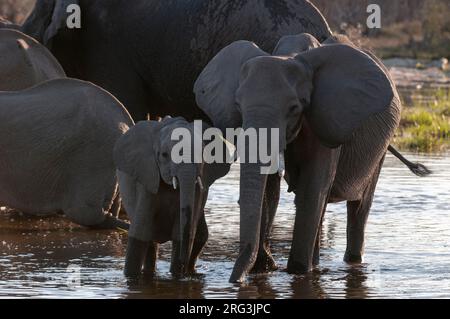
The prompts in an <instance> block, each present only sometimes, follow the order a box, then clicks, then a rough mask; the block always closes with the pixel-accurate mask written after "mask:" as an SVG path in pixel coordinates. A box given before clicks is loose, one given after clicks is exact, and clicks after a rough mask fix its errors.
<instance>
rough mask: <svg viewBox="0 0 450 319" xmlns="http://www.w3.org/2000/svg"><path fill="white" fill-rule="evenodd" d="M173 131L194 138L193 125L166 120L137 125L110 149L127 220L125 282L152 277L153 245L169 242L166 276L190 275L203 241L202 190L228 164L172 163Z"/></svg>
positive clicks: (205, 236) (205, 230)
mask: <svg viewBox="0 0 450 319" xmlns="http://www.w3.org/2000/svg"><path fill="white" fill-rule="evenodd" d="M179 128H185V129H187V130H188V131H189V132H190V133H191V136H194V125H193V123H188V122H186V120H184V119H183V118H166V119H164V120H163V121H162V122H155V121H143V122H139V123H138V124H137V125H136V126H134V127H132V128H131V129H130V130H129V131H128V132H127V133H126V134H125V135H124V136H123V137H122V138H121V139H120V140H119V141H118V142H117V144H116V147H115V151H114V158H115V163H116V165H117V168H118V176H119V185H120V192H121V194H122V202H123V204H124V207H125V209H126V211H127V213H128V215H129V217H130V219H131V226H130V231H129V239H128V247H127V256H126V263H125V274H126V275H127V276H129V277H137V276H139V275H140V274H141V272H142V270H143V271H144V273H150V274H153V273H154V271H155V263H156V256H157V250H158V244H159V243H164V242H167V241H172V263H171V272H172V274H173V275H175V276H183V275H185V274H192V273H194V272H195V263H196V260H197V257H198V256H199V254H200V252H201V251H202V249H203V247H204V245H205V244H206V241H207V239H208V228H207V226H206V221H205V215H204V207H205V204H206V200H207V197H208V189H209V187H210V186H211V184H212V183H213V182H214V181H215V180H217V179H218V178H221V177H223V176H225V175H226V174H227V173H228V171H229V167H230V165H229V164H203V163H201V164H195V163H181V164H176V163H174V162H173V161H172V157H171V154H172V148H173V146H174V145H175V144H176V143H177V142H176V141H172V140H171V136H172V132H173V131H174V129H179ZM199 133H200V134H202V133H203V132H199ZM199 179H201V183H200V182H198V181H199ZM175 187H176V189H175Z"/></svg>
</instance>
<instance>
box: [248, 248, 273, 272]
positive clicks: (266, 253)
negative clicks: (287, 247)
mask: <svg viewBox="0 0 450 319" xmlns="http://www.w3.org/2000/svg"><path fill="white" fill-rule="evenodd" d="M277 269H278V266H277V263H276V262H275V259H274V258H273V256H272V253H271V252H270V250H263V251H262V252H260V253H259V254H258V257H257V258H256V262H255V265H254V266H253V268H252V270H251V271H250V272H251V273H253V274H260V273H267V272H272V271H275V270H277Z"/></svg>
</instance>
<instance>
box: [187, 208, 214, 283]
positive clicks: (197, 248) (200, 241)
mask: <svg viewBox="0 0 450 319" xmlns="http://www.w3.org/2000/svg"><path fill="white" fill-rule="evenodd" d="M208 236H209V233H208V226H207V225H206V219H205V216H203V217H201V218H200V220H199V224H198V226H197V233H196V234H195V239H194V245H193V246H192V253H191V257H190V259H189V264H188V269H187V272H188V273H189V274H194V273H195V264H196V263H197V259H198V256H200V253H201V252H202V250H203V248H204V247H205V245H206V242H207V241H208Z"/></svg>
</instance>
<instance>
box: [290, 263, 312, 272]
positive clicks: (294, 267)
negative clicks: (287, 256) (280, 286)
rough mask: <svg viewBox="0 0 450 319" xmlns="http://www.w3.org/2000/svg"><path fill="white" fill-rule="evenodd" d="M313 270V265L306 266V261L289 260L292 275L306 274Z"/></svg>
mask: <svg viewBox="0 0 450 319" xmlns="http://www.w3.org/2000/svg"><path fill="white" fill-rule="evenodd" d="M311 271H312V266H306V265H305V263H301V262H296V261H292V260H289V261H288V265H287V272H288V274H291V275H305V274H307V273H310V272H311Z"/></svg>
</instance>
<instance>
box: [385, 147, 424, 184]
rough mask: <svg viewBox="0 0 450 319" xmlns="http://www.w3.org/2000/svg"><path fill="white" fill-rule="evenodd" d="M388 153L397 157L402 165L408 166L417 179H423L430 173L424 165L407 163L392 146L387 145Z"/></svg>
mask: <svg viewBox="0 0 450 319" xmlns="http://www.w3.org/2000/svg"><path fill="white" fill-rule="evenodd" d="M388 150H389V152H391V153H392V155H394V156H395V157H397V158H398V159H399V160H400V161H401V162H402V163H403V164H405V165H406V166H408V168H409V169H410V171H411V172H413V173H414V174H415V175H417V176H419V177H425V176H428V175H430V174H431V173H432V171H431V170H429V169H428V168H427V167H426V166H425V165H423V164H420V163H412V162H410V161H408V160H407V159H406V158H405V157H404V156H403V155H402V154H400V152H399V151H397V150H396V149H395V148H394V147H393V146H392V145H389V148H388Z"/></svg>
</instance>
